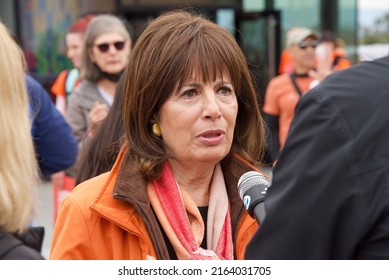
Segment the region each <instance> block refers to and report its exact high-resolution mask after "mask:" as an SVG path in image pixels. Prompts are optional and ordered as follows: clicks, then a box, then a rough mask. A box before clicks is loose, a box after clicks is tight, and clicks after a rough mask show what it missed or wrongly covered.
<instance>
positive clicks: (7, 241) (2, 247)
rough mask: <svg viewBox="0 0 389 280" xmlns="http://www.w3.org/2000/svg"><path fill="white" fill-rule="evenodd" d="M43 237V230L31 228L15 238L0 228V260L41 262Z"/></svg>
mask: <svg viewBox="0 0 389 280" xmlns="http://www.w3.org/2000/svg"><path fill="white" fill-rule="evenodd" d="M43 237H44V230H43V228H31V229H29V230H28V231H27V232H26V233H25V234H23V236H17V235H15V234H11V233H9V232H7V231H5V230H4V229H3V228H1V227H0V260H43V259H44V258H43V256H42V255H41V254H40V250H41V248H42V242H43Z"/></svg>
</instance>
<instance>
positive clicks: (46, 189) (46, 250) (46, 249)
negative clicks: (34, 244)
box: [33, 182, 54, 259]
mask: <svg viewBox="0 0 389 280" xmlns="http://www.w3.org/2000/svg"><path fill="white" fill-rule="evenodd" d="M53 210H54V200H53V188H52V186H51V183H50V182H43V183H42V184H40V185H39V187H38V209H37V213H36V215H35V217H34V218H33V225H34V226H43V227H44V228H45V238H44V240H43V246H42V252H41V253H42V255H43V256H44V257H45V258H46V259H48V258H49V254H50V245H51V240H52V236H53V229H54V211H53Z"/></svg>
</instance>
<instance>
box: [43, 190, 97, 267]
mask: <svg viewBox="0 0 389 280" xmlns="http://www.w3.org/2000/svg"><path fill="white" fill-rule="evenodd" d="M88 219H90V217H85V216H84V214H83V212H82V211H81V208H80V205H78V203H77V202H76V201H74V200H72V199H71V198H70V197H65V198H64V200H63V201H62V203H61V208H60V211H59V213H58V216H57V220H56V223H55V228H54V232H53V238H52V243H51V247H50V257H49V258H50V259H51V260H91V259H94V258H95V257H94V255H93V252H92V248H91V244H92V242H91V240H90V232H88V228H87V226H86V222H85V221H88Z"/></svg>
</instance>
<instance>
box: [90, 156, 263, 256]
mask: <svg viewBox="0 0 389 280" xmlns="http://www.w3.org/2000/svg"><path fill="white" fill-rule="evenodd" d="M222 168H223V175H224V180H225V183H226V188H227V193H228V197H229V200H230V214H231V223H232V225H231V226H232V234H233V236H234V238H233V240H234V243H235V237H236V234H237V228H238V222H239V219H240V217H241V215H242V214H243V213H244V207H243V203H242V200H241V199H240V197H239V193H238V189H237V185H238V180H239V178H240V176H242V175H243V174H244V173H245V172H248V171H252V170H257V171H259V170H258V169H257V168H256V167H254V166H252V165H251V164H250V163H248V162H247V161H245V160H244V159H243V158H242V157H240V156H239V155H235V156H234V157H232V159H231V160H230V162H229V163H228V164H226V165H225V166H223V165H222ZM146 185H147V182H146V180H145V179H144V177H143V175H142V174H141V173H140V170H139V168H138V167H137V166H136V165H135V164H134V162H133V161H132V160H131V158H130V157H129V156H128V154H127V153H126V151H125V150H124V149H122V150H121V151H120V153H119V156H118V158H117V160H116V162H115V164H114V166H113V168H112V170H111V172H109V178H108V180H107V182H106V186H105V187H104V188H103V190H102V192H101V193H100V194H99V196H98V197H97V198H96V200H95V202H94V204H93V205H92V208H94V210H96V211H97V212H99V213H100V214H101V215H103V216H105V217H106V218H108V219H109V220H111V221H112V222H115V223H116V224H118V225H119V226H121V227H123V228H125V229H126V230H128V231H134V230H136V229H134V228H132V227H133V226H132V224H131V223H130V222H129V221H130V220H131V219H129V215H134V214H135V213H137V214H138V215H139V216H140V217H141V219H142V220H143V221H144V223H145V225H146V227H147V228H148V231H149V234H150V237H151V239H152V242H153V244H154V247H155V250H156V252H157V256H158V258H159V259H169V253H168V250H167V247H166V244H165V241H164V238H163V235H162V232H161V228H160V226H159V223H158V221H157V218H156V216H155V213H154V211H153V210H152V208H151V204H150V200H149V198H148V195H147V190H146ZM112 197H113V198H114V200H113V201H112ZM123 202H124V203H123ZM126 204H130V205H131V207H132V208H129V207H128V206H126ZM132 209H133V210H132ZM234 247H235V246H234Z"/></svg>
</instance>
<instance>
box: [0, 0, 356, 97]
mask: <svg viewBox="0 0 389 280" xmlns="http://www.w3.org/2000/svg"><path fill="white" fill-rule="evenodd" d="M180 3H181V4H180ZM188 7H193V8H195V9H197V10H199V11H201V13H202V14H204V15H205V16H207V17H208V18H210V19H211V20H213V21H215V22H216V23H218V24H220V25H222V26H224V27H225V28H226V29H227V30H229V31H230V32H231V33H232V34H233V35H234V36H235V38H236V39H237V41H238V42H239V44H240V45H241V47H242V50H243V52H244V53H245V55H246V57H247V59H248V62H249V65H250V69H251V71H252V73H253V75H254V76H255V78H256V83H257V87H258V92H259V100H261V99H262V97H263V96H262V94H263V92H264V90H265V88H266V86H267V83H268V81H269V79H270V78H272V77H273V76H275V75H276V74H277V69H278V63H279V59H280V54H281V51H282V49H283V48H284V46H285V34H286V32H287V30H289V29H290V28H291V27H294V26H305V27H309V28H312V29H314V30H317V31H319V32H320V31H323V30H330V31H333V32H334V33H335V34H336V35H337V36H338V37H340V38H342V39H343V41H344V42H345V44H346V50H347V53H348V56H349V58H350V59H351V60H352V61H353V62H355V61H356V47H357V0H185V1H179V0H112V1H106V0H82V1H79V0H1V1H0V18H1V20H2V21H3V22H4V23H5V24H6V25H8V26H9V28H10V29H11V30H12V31H13V32H14V33H15V34H16V35H17V36H18V38H19V39H20V41H21V44H22V46H23V49H24V51H25V54H26V57H27V61H28V66H29V71H30V72H31V73H32V74H33V75H34V76H36V77H37V78H38V79H39V80H40V81H42V82H43V83H44V84H49V83H50V81H52V80H54V78H55V76H56V75H57V74H58V73H59V72H60V71H61V70H62V69H64V68H69V67H71V64H70V62H69V61H68V59H67V58H66V55H65V44H64V37H65V36H64V35H65V32H66V30H67V28H68V27H69V26H70V25H71V24H72V22H74V21H75V20H76V19H77V18H79V17H80V16H83V15H85V14H88V13H113V14H116V15H119V16H122V17H123V18H125V19H126V20H127V21H128V22H129V23H130V25H131V27H132V30H133V33H134V35H133V37H134V38H133V39H134V42H135V43H136V39H137V37H138V36H139V34H140V33H141V32H142V29H143V27H144V26H145V24H147V22H148V21H149V20H150V19H153V18H155V17H157V16H158V15H160V14H161V13H163V12H164V11H166V10H171V9H172V8H188Z"/></svg>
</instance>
